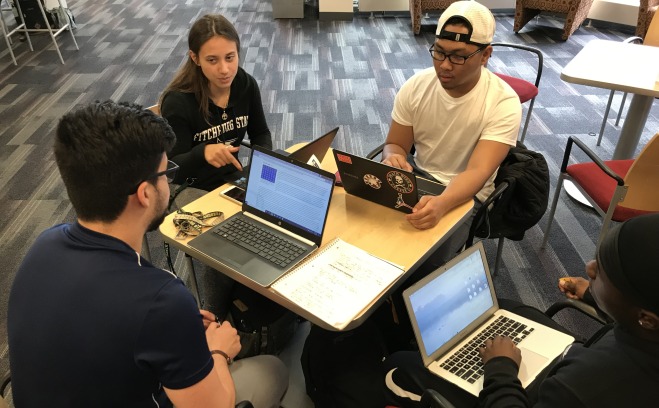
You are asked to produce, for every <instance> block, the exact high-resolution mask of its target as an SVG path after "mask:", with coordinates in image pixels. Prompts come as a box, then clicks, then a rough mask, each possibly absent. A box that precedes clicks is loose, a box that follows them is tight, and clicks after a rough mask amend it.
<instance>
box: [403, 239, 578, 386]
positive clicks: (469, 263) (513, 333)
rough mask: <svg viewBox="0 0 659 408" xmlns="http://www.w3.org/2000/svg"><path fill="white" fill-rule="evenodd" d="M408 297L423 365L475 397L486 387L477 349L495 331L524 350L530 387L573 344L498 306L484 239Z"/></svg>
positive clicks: (524, 377)
mask: <svg viewBox="0 0 659 408" xmlns="http://www.w3.org/2000/svg"><path fill="white" fill-rule="evenodd" d="M403 298H404V299H405V305H406V306H407V311H408V313H409V315H410V318H411V321H412V327H413V328H414V334H415V336H416V339H417V342H418V345H419V350H420V351H421V357H422V358H423V363H424V365H425V366H426V367H427V368H428V370H430V371H431V372H432V373H434V374H435V375H438V376H440V377H442V378H444V379H445V380H447V381H450V382H452V383H454V384H456V385H457V386H459V387H460V388H462V389H464V390H465V391H467V392H469V393H471V394H473V395H476V396H477V395H478V394H479V393H480V391H481V390H482V389H483V364H482V362H481V358H480V356H479V355H478V348H479V347H480V346H481V345H482V344H483V343H484V342H485V340H487V339H489V338H492V337H494V336H495V335H503V336H508V337H510V338H512V339H513V342H515V343H516V344H517V347H519V348H520V350H521V351H522V364H521V367H520V369H519V379H520V381H521V383H522V386H523V387H525V388H526V387H527V386H528V385H529V384H530V383H531V382H532V381H533V379H535V377H537V375H538V374H540V372H541V371H542V370H543V369H544V368H546V367H547V366H548V365H549V364H550V363H551V362H552V361H553V360H554V359H555V358H556V357H558V356H559V355H561V354H562V353H563V352H564V350H565V349H566V347H567V346H569V345H570V344H572V343H573V342H574V338H573V337H571V336H568V335H567V334H564V333H561V332H559V331H557V330H554V329H552V328H549V327H547V326H544V325H542V324H540V323H537V322H534V321H532V320H529V319H526V318H524V317H521V316H518V315H516V314H514V313H511V312H508V311H506V310H502V309H499V305H498V303H497V298H496V294H495V293H494V286H493V285H492V278H491V276H490V271H489V268H488V266H487V259H486V257H485V251H484V249H483V244H482V243H481V242H478V243H476V244H474V245H473V246H471V247H470V248H467V249H466V250H464V251H463V252H462V253H460V254H459V255H458V256H457V257H455V258H454V259H453V260H451V261H450V262H449V263H447V264H446V265H444V266H442V267H441V268H439V269H437V270H436V271H434V272H433V273H431V274H430V275H428V276H426V277H425V278H424V279H422V280H420V281H419V282H417V283H416V284H415V285H413V286H411V287H410V288H408V289H407V290H405V291H404V292H403ZM492 327H495V328H494V329H492Z"/></svg>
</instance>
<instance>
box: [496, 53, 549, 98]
mask: <svg viewBox="0 0 659 408" xmlns="http://www.w3.org/2000/svg"><path fill="white" fill-rule="evenodd" d="M492 47H508V48H515V49H518V50H524V51H528V52H531V53H533V54H535V55H536V57H537V61H538V65H536V67H535V68H536V75H535V81H534V82H533V84H534V85H535V87H536V88H537V87H538V86H540V77H542V64H543V61H544V55H543V54H542V51H540V50H539V49H538V48H534V47H529V46H528V45H521V44H512V43H492ZM528 82H530V81H528Z"/></svg>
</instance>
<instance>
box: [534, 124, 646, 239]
mask: <svg viewBox="0 0 659 408" xmlns="http://www.w3.org/2000/svg"><path fill="white" fill-rule="evenodd" d="M573 144H576V145H577V146H578V147H579V148H580V149H581V150H583V151H584V153H586V155H587V156H588V157H589V158H590V159H591V160H592V162H587V163H578V164H573V165H570V166H568V161H569V160H570V153H571V151H572V145H573ZM564 180H571V181H572V182H573V183H574V184H575V186H576V187H577V188H578V189H579V190H580V191H581V192H582V193H583V194H584V196H585V197H586V199H587V200H588V201H589V202H590V203H591V204H592V205H593V208H594V209H595V210H596V211H597V212H598V213H599V214H600V216H602V217H603V225H602V230H601V231H600V235H599V237H598V239H597V245H598V246H599V244H600V242H601V241H602V238H603V237H604V235H605V234H606V232H607V230H608V229H609V225H610V223H611V221H617V222H622V221H625V220H627V219H629V218H632V217H636V216H639V215H643V214H648V213H653V212H659V188H658V187H657V186H659V133H657V134H656V135H654V136H653V137H652V139H651V140H650V141H649V142H648V144H647V145H646V146H645V147H644V148H643V150H642V151H641V154H639V155H638V157H637V158H636V159H634V160H610V161H602V160H601V159H600V158H599V157H597V155H595V153H593V151H592V150H590V149H589V148H588V147H587V146H586V145H585V144H584V143H583V142H582V141H580V140H579V139H577V138H575V137H572V136H570V137H569V138H568V141H567V146H566V148H565V155H564V156H563V164H562V165H561V174H560V176H559V177H558V184H557V186H556V193H555V194H554V200H553V201H552V204H551V209H550V211H549V222H548V223H547V229H546V230H545V238H544V240H543V242H542V246H545V245H546V243H547V239H548V238H549V231H550V229H551V224H552V222H553V220H554V213H555V212H556V205H557V203H558V197H559V195H560V193H561V187H562V186H563V181H564Z"/></svg>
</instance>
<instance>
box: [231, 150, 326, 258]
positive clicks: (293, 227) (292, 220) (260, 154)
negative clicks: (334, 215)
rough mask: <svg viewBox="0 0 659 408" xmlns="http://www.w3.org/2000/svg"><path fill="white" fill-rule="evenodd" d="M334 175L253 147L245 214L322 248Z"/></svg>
mask: <svg viewBox="0 0 659 408" xmlns="http://www.w3.org/2000/svg"><path fill="white" fill-rule="evenodd" d="M334 178H335V177H334V174H332V173H329V172H327V171H325V170H322V169H319V168H316V167H314V166H310V165H307V164H304V163H301V162H298V161H297V160H295V159H293V158H290V157H286V156H282V155H281V154H278V153H275V152H273V151H270V150H266V149H263V148H262V147H260V146H254V148H253V149H252V155H251V159H250V167H249V177H248V179H247V180H248V182H247V187H246V192H245V202H244V203H243V211H245V212H249V213H251V214H254V215H257V216H258V217H260V218H263V219H264V220H266V221H269V222H271V223H273V224H275V225H279V226H281V227H283V228H284V229H286V230H288V231H290V232H293V233H294V234H297V235H299V236H301V237H303V238H306V239H308V240H309V241H312V242H314V243H315V244H316V245H319V246H320V243H321V241H322V239H323V231H324V229H325V223H326V222H327V214H328V212H329V205H330V201H331V199H332V192H333V190H334Z"/></svg>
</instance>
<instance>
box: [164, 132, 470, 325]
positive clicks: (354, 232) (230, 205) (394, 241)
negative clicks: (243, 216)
mask: <svg viewBox="0 0 659 408" xmlns="http://www.w3.org/2000/svg"><path fill="white" fill-rule="evenodd" d="M301 146H302V144H298V145H295V146H293V147H292V148H290V149H288V150H289V151H295V150H296V149H297V148H299V147H301ZM322 168H323V169H325V170H327V171H330V172H332V173H334V172H336V163H335V162H334V157H333V155H332V154H331V152H328V153H327V154H326V155H325V159H324V160H323V162H322ZM226 187H227V186H222V187H220V188H218V189H216V190H214V191H211V192H210V193H208V194H206V195H205V196H203V197H201V198H199V199H198V200H196V201H193V202H192V203H190V204H189V205H187V206H185V207H184V208H183V209H184V210H185V211H202V212H204V213H206V212H209V211H223V212H224V215H225V217H226V218H228V217H230V216H231V215H233V214H235V213H236V212H238V211H240V209H241V208H240V206H239V205H238V204H236V203H234V202H233V201H231V200H229V199H227V198H226V197H224V196H221V195H220V191H223V190H224V189H226ZM472 208H473V202H468V203H465V204H463V205H461V206H459V207H457V208H455V209H453V210H452V211H450V212H449V213H448V214H447V215H446V216H444V217H443V218H442V220H441V221H440V222H439V224H438V225H437V226H435V227H434V228H432V229H429V230H423V231H421V230H417V229H416V228H414V227H412V226H411V225H410V224H409V223H408V222H407V221H406V220H405V216H404V214H403V213H401V212H398V211H395V210H392V209H389V208H386V207H383V206H380V205H378V204H374V203H371V202H369V201H366V200H363V199H361V198H358V197H355V196H351V195H349V194H346V192H345V191H344V189H343V188H342V187H335V188H334V193H333V196H332V202H331V204H330V210H329V215H328V218H327V225H326V226H325V232H324V235H323V242H322V245H325V244H327V243H328V242H330V241H331V240H332V239H334V238H336V237H340V238H341V239H343V240H344V241H346V242H349V243H351V244H353V245H356V246H358V247H360V248H362V249H364V250H366V251H368V252H370V253H371V254H373V255H375V256H378V257H380V258H382V259H385V260H387V261H389V262H392V263H394V264H397V265H400V266H402V267H403V268H404V270H405V273H404V274H403V275H402V276H401V277H400V278H399V279H398V280H397V281H396V282H394V283H393V284H392V285H391V286H390V287H389V288H388V289H387V290H386V291H385V292H384V293H382V294H381V296H380V297H379V298H377V299H373V301H372V302H371V304H370V305H369V306H368V307H367V308H366V309H365V310H364V311H363V312H362V313H361V315H360V316H359V317H358V318H356V319H355V320H354V321H353V322H352V323H351V324H350V325H348V327H346V328H345V330H348V329H351V328H354V327H357V326H358V325H359V324H361V323H362V322H363V321H364V319H366V317H368V316H369V315H370V313H371V312H372V311H373V310H374V309H375V307H376V306H377V305H379V304H380V303H381V302H383V301H384V299H385V298H386V296H387V295H388V294H390V293H391V292H392V291H393V290H395V289H396V288H397V287H398V286H400V284H401V283H402V282H403V281H404V280H405V279H406V278H407V277H409V276H410V275H411V274H412V273H413V272H414V270H416V268H417V267H418V266H419V265H421V264H422V263H423V261H425V260H426V259H427V258H428V256H430V255H431V254H432V253H433V252H434V251H435V250H436V249H437V248H439V246H440V245H441V244H442V243H443V242H444V241H445V239H446V238H447V237H448V236H450V235H451V234H452V233H453V231H454V230H455V229H456V228H457V227H458V226H459V225H460V224H461V223H463V222H464V220H465V219H466V218H467V216H468V214H469V213H470V212H471V210H472ZM173 217H174V214H170V215H168V216H167V218H165V221H164V222H163V224H162V225H161V226H160V232H161V234H162V235H163V239H164V240H165V241H166V242H168V243H169V244H171V245H173V246H174V247H176V248H178V249H180V250H181V251H184V252H185V253H187V254H189V255H191V256H192V257H194V258H195V259H198V260H199V261H201V262H203V263H205V264H206V265H209V266H211V267H212V268H214V269H216V270H218V271H220V272H222V273H224V274H225V275H227V276H229V277H231V278H232V279H234V280H236V281H238V282H240V283H242V284H244V285H246V286H247V287H249V288H251V289H253V290H255V291H256V292H258V293H260V294H262V295H264V296H266V297H268V298H270V299H272V300H273V301H275V302H277V303H279V304H281V305H282V306H284V307H286V308H288V309H290V310H292V311H293V312H295V313H297V314H298V315H300V316H302V317H304V318H305V319H307V320H309V321H310V322H312V323H314V324H317V325H319V326H321V327H324V328H326V329H328V330H336V329H334V328H332V327H331V326H330V325H328V324H326V323H324V322H323V321H322V320H320V319H318V318H316V317H315V316H314V315H312V314H310V313H309V312H307V311H306V310H304V309H301V308H300V307H298V306H297V305H295V304H294V303H292V302H290V301H289V300H288V299H286V298H284V297H282V296H280V295H279V294H277V293H275V292H274V291H273V290H272V289H269V288H264V287H262V286H260V285H257V284H256V283H254V282H252V281H251V280H249V279H246V278H245V277H244V276H242V275H241V274H239V273H237V272H236V271H235V270H233V269H232V268H231V267H229V266H227V265H224V264H221V263H219V262H217V261H215V260H214V259H212V258H210V257H208V256H207V255H206V254H204V253H202V252H200V251H197V250H196V249H194V248H192V247H190V246H188V245H187V243H188V241H190V239H192V238H187V239H184V240H177V239H175V238H174V237H175V236H176V229H175V228H174V224H173V222H172V221H173ZM193 280H194V276H193ZM193 289H194V288H193ZM196 295H197V296H198V294H196Z"/></svg>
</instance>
